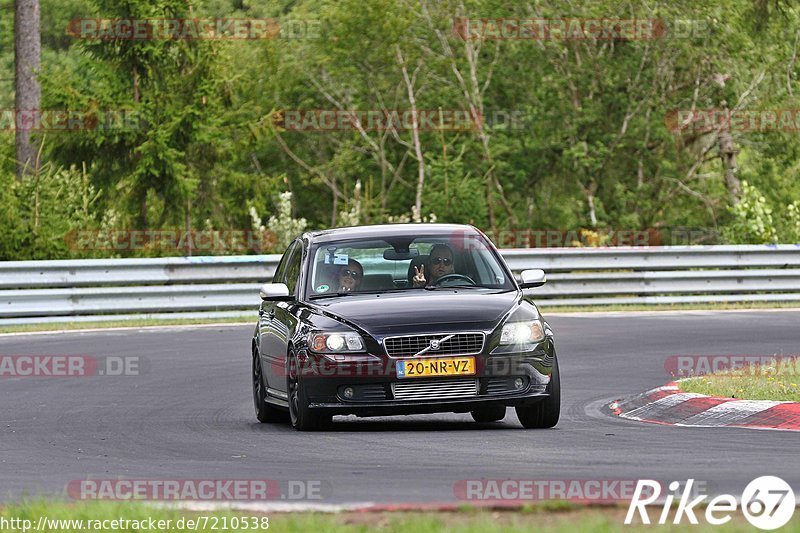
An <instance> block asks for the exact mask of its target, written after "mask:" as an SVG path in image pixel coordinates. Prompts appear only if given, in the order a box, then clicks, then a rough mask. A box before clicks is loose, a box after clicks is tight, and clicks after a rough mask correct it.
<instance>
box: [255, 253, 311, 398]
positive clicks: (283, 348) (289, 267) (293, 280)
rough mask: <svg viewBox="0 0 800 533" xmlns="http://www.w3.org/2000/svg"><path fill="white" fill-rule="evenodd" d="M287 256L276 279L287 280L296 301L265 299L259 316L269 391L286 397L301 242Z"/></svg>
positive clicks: (290, 292)
mask: <svg viewBox="0 0 800 533" xmlns="http://www.w3.org/2000/svg"><path fill="white" fill-rule="evenodd" d="M284 259H285V263H284V261H281V265H280V269H279V270H278V271H276V273H275V278H274V279H273V282H275V283H285V284H286V286H287V287H289V294H291V295H293V297H294V299H295V301H278V302H262V305H261V319H260V322H261V324H262V327H261V332H262V333H261V353H262V361H263V362H264V367H263V368H264V375H265V376H266V378H267V383H268V386H269V389H268V391H267V392H268V393H269V394H270V395H272V396H276V397H278V398H282V399H286V394H285V393H286V370H285V368H286V364H285V363H286V352H287V349H288V345H289V338H290V335H291V331H292V330H293V329H294V325H295V324H296V322H297V320H296V319H295V318H294V316H293V314H292V311H293V310H294V309H295V304H296V298H297V291H298V286H297V285H298V280H299V277H300V270H301V265H302V259H303V249H302V246H301V244H300V242H299V241H295V242H294V243H293V244H292V245H291V246H290V248H289V249H288V250H287V252H286V254H285V255H284Z"/></svg>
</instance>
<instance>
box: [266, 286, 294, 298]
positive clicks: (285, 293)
mask: <svg viewBox="0 0 800 533" xmlns="http://www.w3.org/2000/svg"><path fill="white" fill-rule="evenodd" d="M258 293H259V295H261V299H262V300H291V299H292V297H291V296H290V295H289V287H287V286H286V284H285V283H265V284H263V285H262V286H261V289H260V290H259V291H258Z"/></svg>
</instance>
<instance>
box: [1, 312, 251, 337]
mask: <svg viewBox="0 0 800 533" xmlns="http://www.w3.org/2000/svg"><path fill="white" fill-rule="evenodd" d="M245 322H247V323H252V324H254V325H255V323H256V317H255V316H254V315H242V316H240V317H225V318H146V319H135V320H111V321H98V322H52V323H43V324H22V325H18V326H0V333H25V332H29V331H61V330H80V329H96V328H141V327H148V326H173V325H196V324H231V323H245Z"/></svg>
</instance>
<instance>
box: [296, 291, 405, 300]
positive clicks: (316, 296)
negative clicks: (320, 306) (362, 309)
mask: <svg viewBox="0 0 800 533" xmlns="http://www.w3.org/2000/svg"><path fill="white" fill-rule="evenodd" d="M405 290H407V289H376V290H372V291H348V292H330V293H326V294H312V295H311V296H309V297H308V299H309V300H320V299H322V298H335V297H337V296H358V295H359V294H384V293H389V292H401V291H405Z"/></svg>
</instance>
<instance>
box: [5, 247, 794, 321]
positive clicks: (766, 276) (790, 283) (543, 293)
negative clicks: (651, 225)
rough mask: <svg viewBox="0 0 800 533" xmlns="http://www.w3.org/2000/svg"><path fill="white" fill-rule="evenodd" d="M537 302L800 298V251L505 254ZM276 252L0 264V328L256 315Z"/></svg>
mask: <svg viewBox="0 0 800 533" xmlns="http://www.w3.org/2000/svg"><path fill="white" fill-rule="evenodd" d="M501 252H502V254H503V257H504V258H505V260H506V262H507V263H508V265H509V267H511V269H512V270H513V271H514V272H515V273H517V274H518V273H519V272H520V271H521V270H524V269H526V268H542V269H544V270H545V271H546V272H547V273H548V283H547V284H546V285H545V286H543V287H540V288H537V289H531V290H530V291H527V292H526V294H529V295H530V296H531V297H532V298H534V299H535V301H536V302H537V303H538V304H539V305H541V306H551V305H576V306H590V305H608V304H656V303H698V302H740V301H792V300H797V301H800V245H793V244H792V245H757V246H699V247H685V246H683V247H659V248H543V249H525V250H521V249H504V250H501ZM279 259H280V256H279V255H251V256H223V257H171V258H155V259H90V260H71V261H9V262H0V324H12V323H26V322H47V321H51V320H58V321H64V320H66V319H68V317H74V318H75V319H77V320H88V319H90V318H91V317H97V318H98V319H124V318H136V317H141V316H146V315H158V316H195V315H196V314H198V313H204V314H214V316H224V315H225V314H236V313H237V312H238V313H240V314H244V313H248V312H249V313H254V311H255V309H256V308H257V306H258V303H259V298H258V287H259V285H260V283H263V282H264V281H268V280H270V279H271V278H272V275H273V273H274V271H275V268H276V267H277V263H278V260H279ZM209 316H210V315H209Z"/></svg>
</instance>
